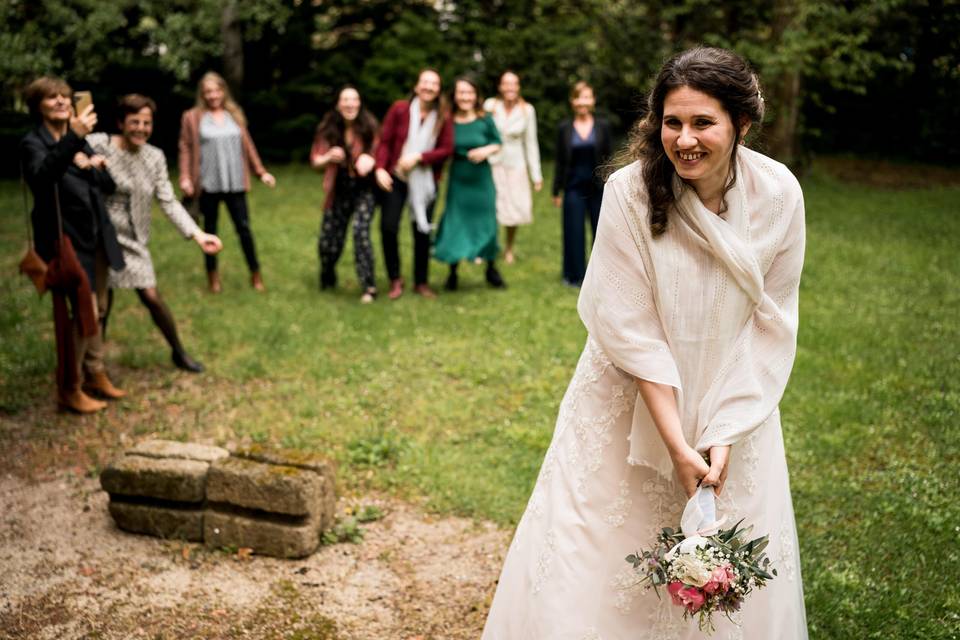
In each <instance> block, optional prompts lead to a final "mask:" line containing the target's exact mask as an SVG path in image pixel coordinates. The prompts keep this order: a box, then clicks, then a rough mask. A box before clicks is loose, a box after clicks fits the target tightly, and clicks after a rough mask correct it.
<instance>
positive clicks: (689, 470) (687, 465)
mask: <svg viewBox="0 0 960 640" xmlns="http://www.w3.org/2000/svg"><path fill="white" fill-rule="evenodd" d="M672 458H673V469H674V471H676V472H677V477H678V478H679V479H680V485H681V486H682V487H683V490H684V491H686V492H687V497H688V498H689V497H690V496H692V495H693V494H694V493H696V491H697V487H698V486H700V483H701V481H702V479H703V478H704V477H706V475H707V474H708V473H709V472H710V471H711V469H710V465H708V464H707V463H706V461H705V460H704V459H703V456H701V455H700V454H699V453H697V451H696V449H694V448H693V447H690V446H688V447H685V448H684V449H683V450H682V451H680V452H679V453H677V454H676V455H674V456H672Z"/></svg>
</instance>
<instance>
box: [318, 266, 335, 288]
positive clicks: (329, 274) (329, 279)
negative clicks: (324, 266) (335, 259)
mask: <svg viewBox="0 0 960 640" xmlns="http://www.w3.org/2000/svg"><path fill="white" fill-rule="evenodd" d="M336 286H337V272H336V271H323V270H321V271H320V290H321V291H323V290H324V289H333V288H334V287H336Z"/></svg>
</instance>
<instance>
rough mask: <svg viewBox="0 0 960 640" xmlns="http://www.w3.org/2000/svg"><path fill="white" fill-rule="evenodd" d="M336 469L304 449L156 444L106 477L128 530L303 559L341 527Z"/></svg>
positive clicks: (117, 515)
mask: <svg viewBox="0 0 960 640" xmlns="http://www.w3.org/2000/svg"><path fill="white" fill-rule="evenodd" d="M333 477H334V474H333V470H332V468H331V467H330V466H329V465H328V464H327V463H326V462H325V461H324V460H322V459H320V458H318V457H316V456H312V455H308V454H302V453H299V452H277V451H270V450H264V449H260V448H246V449H241V450H237V451H235V452H234V454H233V455H230V454H229V453H228V452H227V451H226V450H224V449H220V448H218V447H205V446H203V445H186V444H182V443H176V442H166V441H151V442H148V443H144V444H143V445H140V446H139V447H137V448H135V449H132V450H130V451H128V452H127V453H126V454H125V455H124V456H123V457H121V458H120V459H119V460H117V461H116V462H114V463H113V464H112V465H111V466H110V467H109V468H107V469H106V470H105V471H104V472H103V474H101V485H102V486H103V488H104V490H106V491H107V492H108V493H109V494H110V514H111V515H112V516H113V518H114V520H115V521H116V523H117V525H118V526H119V527H120V528H121V529H124V530H126V531H133V532H136V533H146V534H150V535H155V536H160V537H165V538H181V539H185V540H192V541H203V542H205V543H206V544H207V545H209V546H212V547H237V548H240V547H249V548H252V549H253V550H254V552H255V553H258V554H262V555H270V556H278V557H283V558H300V557H303V556H306V555H309V554H311V553H313V552H314V551H315V550H316V549H317V547H318V546H319V544H320V534H321V533H322V532H323V531H324V530H325V529H327V528H329V527H331V526H333V518H334V512H335V508H336V493H335V487H334V481H333Z"/></svg>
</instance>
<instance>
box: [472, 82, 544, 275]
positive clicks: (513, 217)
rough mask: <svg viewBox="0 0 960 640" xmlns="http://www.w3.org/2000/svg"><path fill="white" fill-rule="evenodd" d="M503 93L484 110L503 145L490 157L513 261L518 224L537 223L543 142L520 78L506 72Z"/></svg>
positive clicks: (499, 216) (506, 256)
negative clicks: (535, 198)
mask: <svg viewBox="0 0 960 640" xmlns="http://www.w3.org/2000/svg"><path fill="white" fill-rule="evenodd" d="M498 91H499V96H498V97H496V98H490V99H489V100H487V101H486V102H485V103H484V105H483V110H484V111H486V112H487V113H489V114H491V115H492V116H493V121H494V123H496V125H497V129H498V130H499V132H500V139H501V140H502V141H503V145H502V146H501V148H500V152H499V153H496V154H494V155H493V156H492V157H491V158H490V165H491V167H492V169H493V182H494V184H495V185H496V187H497V222H498V223H499V224H500V226H502V227H504V228H505V229H506V230H507V238H506V248H505V249H504V253H503V259H504V261H505V262H506V263H507V264H513V261H514V259H515V256H514V253H513V244H514V241H515V240H516V238H517V227H519V226H521V225H525V224H530V223H532V222H533V199H532V197H531V194H530V183H531V182H532V183H533V189H534V191H540V189H542V188H543V172H542V171H541V169H540V145H539V143H538V142H537V112H536V110H535V109H534V108H533V105H532V104H530V103H529V102H527V101H526V100H524V99H523V98H522V97H521V96H520V77H519V76H518V75H517V74H516V73H514V72H513V71H504V72H503V74H502V75H501V76H500V84H499V85H498Z"/></svg>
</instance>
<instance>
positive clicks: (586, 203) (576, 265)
mask: <svg viewBox="0 0 960 640" xmlns="http://www.w3.org/2000/svg"><path fill="white" fill-rule="evenodd" d="M602 199H603V191H601V190H598V189H597V188H596V187H594V186H593V185H592V184H588V185H585V186H583V187H577V186H574V187H569V188H567V189H566V190H565V191H564V193H563V280H564V282H566V283H567V284H572V285H576V286H580V283H581V282H583V276H584V274H585V273H586V271H587V260H586V253H585V251H584V245H585V242H586V232H585V230H584V225H585V223H586V219H587V215H588V214H589V216H590V218H589V219H590V229H591V231H592V235H591V238H592V237H594V236H596V234H597V223H598V222H599V220H600V202H601V200H602Z"/></svg>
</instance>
